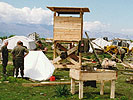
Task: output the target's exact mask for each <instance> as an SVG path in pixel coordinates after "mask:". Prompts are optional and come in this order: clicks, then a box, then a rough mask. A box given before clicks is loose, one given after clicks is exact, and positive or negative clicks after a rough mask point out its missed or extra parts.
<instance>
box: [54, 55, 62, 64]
mask: <svg viewBox="0 0 133 100" xmlns="http://www.w3.org/2000/svg"><path fill="white" fill-rule="evenodd" d="M60 60H62V59H61V58H60V56H58V57H57V58H55V59H54V60H53V64H54V63H57V62H59V61H60Z"/></svg>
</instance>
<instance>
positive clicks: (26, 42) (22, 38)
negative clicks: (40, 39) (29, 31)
mask: <svg viewBox="0 0 133 100" xmlns="http://www.w3.org/2000/svg"><path fill="white" fill-rule="evenodd" d="M6 41H8V46H7V48H8V49H13V48H14V47H15V46H16V45H17V42H18V41H22V42H23V45H24V46H26V47H27V48H28V49H30V50H33V49H35V48H36V44H35V41H34V40H32V39H29V38H27V37H25V36H13V37H11V38H8V39H5V40H4V41H3V43H2V45H4V43H5V42H6Z"/></svg>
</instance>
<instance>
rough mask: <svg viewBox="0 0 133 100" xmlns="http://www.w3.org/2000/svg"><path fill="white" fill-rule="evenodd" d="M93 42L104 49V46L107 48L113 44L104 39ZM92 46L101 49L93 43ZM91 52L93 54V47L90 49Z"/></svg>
mask: <svg viewBox="0 0 133 100" xmlns="http://www.w3.org/2000/svg"><path fill="white" fill-rule="evenodd" d="M92 42H94V43H96V44H97V45H98V46H100V47H102V48H104V46H107V45H108V46H110V45H111V43H112V42H108V41H106V40H104V39H103V38H97V39H95V40H93V41H92ZM92 45H93V47H94V48H97V49H101V48H99V47H98V46H96V45H95V44H93V43H92ZM89 52H93V50H92V48H91V47H90V50H89Z"/></svg>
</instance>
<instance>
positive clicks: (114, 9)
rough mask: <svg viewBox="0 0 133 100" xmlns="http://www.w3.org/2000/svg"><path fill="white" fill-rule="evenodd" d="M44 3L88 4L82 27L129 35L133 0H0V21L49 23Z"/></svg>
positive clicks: (131, 29)
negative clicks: (88, 11) (87, 11)
mask: <svg viewBox="0 0 133 100" xmlns="http://www.w3.org/2000/svg"><path fill="white" fill-rule="evenodd" d="M46 6H62V7H64V6H69V7H88V8H89V9H90V11H91V12H90V13H85V14H84V30H87V31H99V30H100V31H110V32H117V33H125V34H127V35H128V34H133V13H132V10H133V0H0V23H7V24H8V23H18V24H47V25H51V24H52V18H53V17H52V16H53V13H52V12H51V11H50V10H49V9H47V8H46Z"/></svg>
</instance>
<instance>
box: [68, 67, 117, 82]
mask: <svg viewBox="0 0 133 100" xmlns="http://www.w3.org/2000/svg"><path fill="white" fill-rule="evenodd" d="M70 75H71V77H72V78H74V79H77V80H84V81H87V80H97V81H100V80H106V81H107V80H116V79H117V74H116V72H86V71H81V70H76V69H71V70H70ZM77 76H78V77H77Z"/></svg>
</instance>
